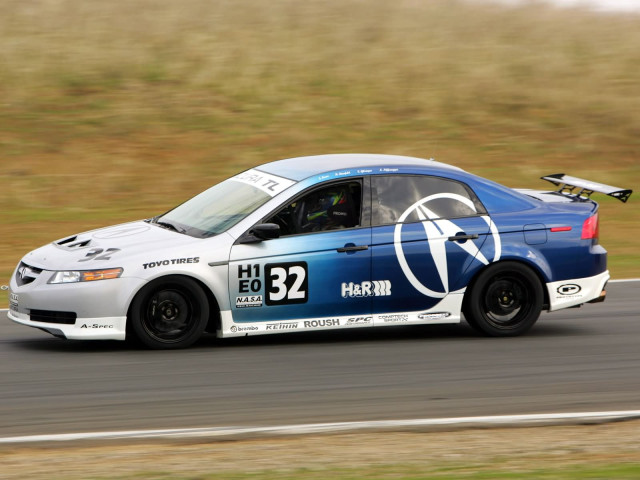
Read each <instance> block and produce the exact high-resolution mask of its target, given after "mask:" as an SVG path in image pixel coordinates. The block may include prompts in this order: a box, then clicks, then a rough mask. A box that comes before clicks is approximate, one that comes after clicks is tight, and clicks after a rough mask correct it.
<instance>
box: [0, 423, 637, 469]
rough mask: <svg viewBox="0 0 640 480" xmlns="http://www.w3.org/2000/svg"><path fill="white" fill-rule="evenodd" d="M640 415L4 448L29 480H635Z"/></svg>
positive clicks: (2, 454)
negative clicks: (592, 421) (589, 421)
mask: <svg viewBox="0 0 640 480" xmlns="http://www.w3.org/2000/svg"><path fill="white" fill-rule="evenodd" d="M639 426H640V425H639V423H638V421H632V422H622V423H611V424H603V425H574V426H547V427H536V428H495V429H470V430H460V431H449V432H447V431H439V432H392V431H388V432H371V433H364V432H361V433H357V432H356V433H343V434H337V435H306V436H302V437H299V436H296V437H286V436H285V437H273V438H259V439H255V438H254V439H244V440H243V439H237V440H235V441H223V440H222V439H219V441H215V440H214V439H208V440H207V439H203V438H200V439H191V440H182V441H180V440H176V441H174V442H170V441H156V442H150V443H149V442H147V443H145V442H144V441H141V442H137V443H127V442H126V441H124V443H123V442H116V443H115V444H114V443H113V442H100V443H98V444H86V442H84V441H83V442H81V444H77V445H73V446H69V445H64V443H63V444H60V445H51V444H48V445H46V446H42V445H40V446H37V445H36V446H24V445H22V446H20V445H14V446H9V445H4V446H2V448H0V462H1V463H2V465H3V474H4V475H3V477H2V478H3V479H6V480H22V479H24V478H29V479H30V480H87V479H95V480H98V479H104V480H106V479H111V480H129V479H139V480H151V479H153V480H257V479H261V480H298V479H311V480H325V479H332V480H359V479H363V478H366V479H372V480H392V479H393V480H423V479H434V480H498V479H501V480H515V479H518V480H585V479H593V480H605V479H616V480H632V479H634V480H635V479H637V478H640V442H639V440H640V428H638V427H639Z"/></svg>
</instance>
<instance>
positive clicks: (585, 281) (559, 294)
mask: <svg viewBox="0 0 640 480" xmlns="http://www.w3.org/2000/svg"><path fill="white" fill-rule="evenodd" d="M609 278H611V276H610V275H609V270H607V271H604V272H602V273H600V274H598V275H594V276H593V277H586V278H574V279H571V280H561V281H559V282H551V283H547V291H548V293H549V311H550V312H553V311H555V310H561V309H563V308H569V307H575V306H577V305H582V304H583V303H587V302H594V301H595V302H598V301H600V302H602V301H604V295H603V294H606V292H604V287H605V285H606V284H607V282H608V281H609Z"/></svg>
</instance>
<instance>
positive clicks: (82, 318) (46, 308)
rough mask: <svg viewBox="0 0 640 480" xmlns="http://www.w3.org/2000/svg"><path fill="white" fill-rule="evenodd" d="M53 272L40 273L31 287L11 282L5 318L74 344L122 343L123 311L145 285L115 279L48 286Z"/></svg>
mask: <svg viewBox="0 0 640 480" xmlns="http://www.w3.org/2000/svg"><path fill="white" fill-rule="evenodd" d="M52 275H53V272H51V271H47V270H43V271H42V273H40V274H39V275H37V278H35V280H33V281H32V282H31V283H28V284H25V285H18V282H17V281H16V274H15V273H14V275H13V276H12V278H11V284H10V295H9V313H8V317H9V319H11V320H12V321H14V322H16V323H19V324H21V325H26V326H29V327H34V328H39V329H41V330H44V331H46V332H48V333H51V334H52V335H54V336H57V337H61V338H67V339H74V340H81V339H85V340H124V339H125V336H126V321H127V309H128V306H129V303H130V301H131V299H132V298H133V295H134V294H135V292H137V291H138V289H139V288H141V286H142V285H143V284H144V283H145V282H144V280H141V279H139V278H130V277H129V278H127V277H124V278H117V279H109V280H98V281H94V282H81V283H70V284H49V283H47V282H48V280H49V279H50V278H51V276H52Z"/></svg>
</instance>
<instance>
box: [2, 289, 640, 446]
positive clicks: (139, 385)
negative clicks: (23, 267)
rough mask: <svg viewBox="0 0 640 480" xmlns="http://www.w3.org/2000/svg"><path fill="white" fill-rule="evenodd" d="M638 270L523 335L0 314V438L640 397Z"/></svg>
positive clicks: (623, 406)
mask: <svg viewBox="0 0 640 480" xmlns="http://www.w3.org/2000/svg"><path fill="white" fill-rule="evenodd" d="M639 294H640V282H624V283H614V284H609V287H608V298H607V301H606V302H605V303H602V304H597V305H587V306H584V307H582V308H580V309H569V310H564V311H561V312H555V313H551V314H543V315H542V317H541V319H540V321H539V322H538V323H537V324H536V326H535V327H534V329H533V330H532V331H531V332H530V333H529V334H528V335H526V336H523V337H518V338H508V339H494V338H484V337H480V336H478V335H477V334H475V333H474V332H473V331H472V330H471V329H470V328H469V327H468V326H467V325H466V324H465V323H462V324H460V325H445V326H421V327H384V328H379V329H367V330H364V329H361V330H352V331H340V332H338V331H333V332H330V331H327V332H321V333H313V334H310V333H306V334H302V333H296V334H283V335H272V336H264V337H248V338H235V339H227V340H218V339H215V338H213V337H207V338H205V339H203V340H202V341H201V342H199V343H198V344H197V345H196V346H195V347H193V348H191V349H188V350H180V351H175V352H172V351H146V350H136V349H133V348H132V347H130V346H128V345H127V344H124V343H121V342H72V341H64V340H59V339H56V338H54V337H51V336H50V335H48V334H46V333H44V332H40V331H38V330H35V329H30V328H27V327H22V326H20V325H17V324H13V323H12V322H10V321H9V320H8V319H7V318H6V312H2V313H0V437H8V436H18V435H41V434H62V433H71V432H94V431H116V430H134V429H135V430H138V429H163V428H166V429H170V428H197V427H218V426H220V427H223V426H224V427H229V426H273V425H282V424H302V423H323V422H346V421H376V420H396V419H412V418H444V417H463V416H480V415H510V414H514V415H515V414H533V413H552V412H592V411H601V410H606V411H613V410H634V409H638V408H639V407H640V374H639V373H638V372H640V345H638V344H639V343H640V314H639V313H638V311H639V310H640V308H639V307H640V295H639Z"/></svg>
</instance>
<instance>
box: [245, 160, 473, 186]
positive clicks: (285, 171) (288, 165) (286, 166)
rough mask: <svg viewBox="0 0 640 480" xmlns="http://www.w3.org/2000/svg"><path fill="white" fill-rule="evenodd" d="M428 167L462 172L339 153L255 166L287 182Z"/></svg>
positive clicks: (435, 164)
mask: <svg viewBox="0 0 640 480" xmlns="http://www.w3.org/2000/svg"><path fill="white" fill-rule="evenodd" d="M403 166H404V167H428V168H430V169H433V170H435V171H437V170H448V171H451V170H455V171H459V172H460V171H463V170H462V169H461V168H458V167H454V166H452V165H447V164H446V163H440V162H436V161H435V160H425V159H424V158H417V157H405V156H401V155H381V154H369V153H339V154H328V155H313V156H308V157H296V158H287V159H285V160H277V161H275V162H270V163H265V164H263V165H260V166H258V167H257V168H258V169H259V170H262V171H264V172H267V173H272V174H274V175H278V176H280V177H285V178H290V179H291V180H296V181H300V180H304V179H305V178H308V177H310V176H313V175H318V174H320V173H324V172H330V171H332V170H341V169H349V168H372V167H403Z"/></svg>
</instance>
